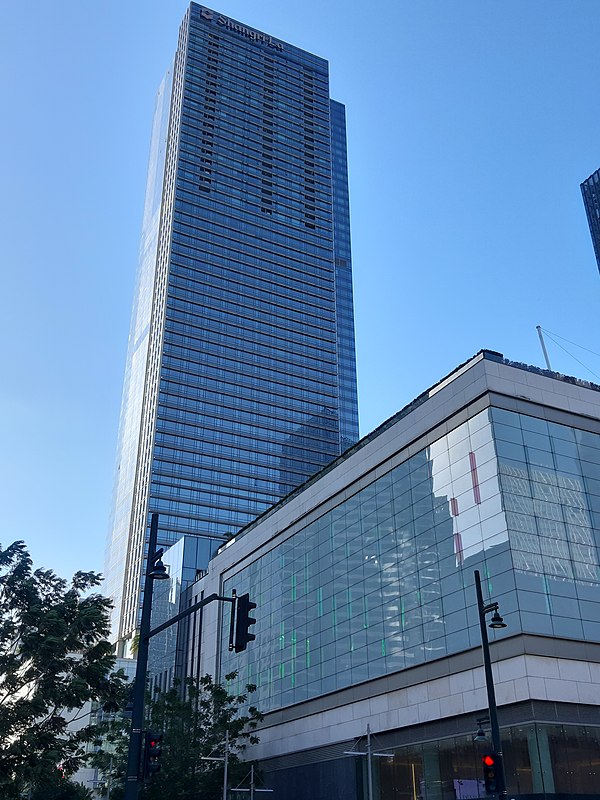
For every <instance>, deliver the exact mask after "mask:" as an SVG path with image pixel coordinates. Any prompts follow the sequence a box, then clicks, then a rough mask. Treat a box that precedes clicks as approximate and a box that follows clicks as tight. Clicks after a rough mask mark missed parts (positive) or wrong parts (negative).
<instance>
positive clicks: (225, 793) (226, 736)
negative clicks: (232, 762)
mask: <svg viewBox="0 0 600 800" xmlns="http://www.w3.org/2000/svg"><path fill="white" fill-rule="evenodd" d="M228 761H229V731H227V730H226V731H225V764H224V769H223V800H227V764H228Z"/></svg>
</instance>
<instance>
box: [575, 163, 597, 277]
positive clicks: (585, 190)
mask: <svg viewBox="0 0 600 800" xmlns="http://www.w3.org/2000/svg"><path fill="white" fill-rule="evenodd" d="M580 188H581V194H582V196H583V205H584V206H585V213H586V214H587V219H588V225H589V226H590V234H591V236H592V244H593V245H594V253H595V255H596V263H597V264H598V269H600V169H597V170H596V172H593V173H592V174H591V175H590V177H589V178H586V180H584V182H583V183H582V184H581V185H580Z"/></svg>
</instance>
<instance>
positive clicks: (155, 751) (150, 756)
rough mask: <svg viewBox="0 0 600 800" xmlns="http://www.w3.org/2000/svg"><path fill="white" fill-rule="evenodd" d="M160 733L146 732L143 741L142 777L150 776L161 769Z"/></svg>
mask: <svg viewBox="0 0 600 800" xmlns="http://www.w3.org/2000/svg"><path fill="white" fill-rule="evenodd" d="M162 740H163V735H162V733H151V732H150V731H147V732H146V738H145V741H144V778H150V777H152V775H156V773H157V772H160V770H161V763H160V757H161V755H162Z"/></svg>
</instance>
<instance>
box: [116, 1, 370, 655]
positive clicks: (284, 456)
mask: <svg viewBox="0 0 600 800" xmlns="http://www.w3.org/2000/svg"><path fill="white" fill-rule="evenodd" d="M357 438H358V411H357V396H356V369H355V356H354V324H353V308H352V275H351V262H350V230H349V208H348V182H347V167H346V139H345V115H344V107H343V106H342V105H341V104H340V103H337V102H335V101H332V100H330V98H329V85H328V64H327V62H326V61H324V60H323V59H322V58H318V57H317V56H314V55H312V54H310V53H307V52H306V51H304V50H300V49H298V48H297V47H294V46H292V45H289V44H287V43H284V42H281V41H279V40H277V39H274V38H273V37H271V36H269V35H267V34H263V33H260V32H259V31H256V30H255V29H254V28H251V27H249V26H246V25H242V24H239V23H237V22H235V21H234V20H232V19H229V18H228V17H226V16H224V15H222V14H218V13H217V12H214V11H211V10H210V9H207V8H205V7H203V6H199V5H196V4H195V3H192V4H191V5H190V8H189V10H188V12H187V14H186V16H185V18H184V20H183V22H182V25H181V29H180V34H179V45H178V48H177V53H176V55H175V59H174V62H173V65H172V67H171V69H170V70H169V71H168V73H167V76H166V77H165V79H164V81H163V83H162V85H161V87H160V89H159V93H158V97H157V105H156V112H155V118H154V128H153V135H152V145H151V154H150V164H149V171H148V186H147V194H146V205H145V211H144V222H143V230H142V242H141V248H140V263H139V270H138V283H137V289H136V300H135V305H134V309H133V316H132V325H131V332H130V338H129V353H128V359H127V368H126V376H125V386H124V392H123V402H122V410H121V420H120V430H119V444H118V465H117V477H116V482H115V495H114V511H113V519H112V530H111V535H110V540H109V546H108V551H107V563H106V573H107V579H108V589H109V592H110V594H111V596H112V597H113V599H114V602H115V611H114V622H115V630H114V635H115V637H116V638H118V639H119V640H120V641H124V640H126V639H128V638H129V637H130V636H131V635H132V633H133V632H134V630H135V628H136V626H137V621H138V613H139V605H140V575H141V570H142V566H143V561H144V557H145V544H146V536H147V528H148V523H149V514H150V513H152V512H154V511H158V512H159V513H160V527H161V531H160V541H159V544H160V545H163V546H168V545H171V544H173V543H174V542H176V541H178V540H179V539H180V538H181V537H182V536H184V535H193V536H197V537H200V540H201V542H202V547H201V549H200V552H201V553H202V555H201V557H200V562H202V563H198V565H197V566H198V567H202V566H206V564H207V562H208V559H209V558H210V555H211V553H212V552H213V550H214V549H215V547H216V545H217V544H219V543H221V542H222V541H223V539H224V538H226V537H227V536H228V535H229V534H231V533H234V532H235V531H237V530H238V529H239V528H240V527H242V526H243V525H245V524H246V523H248V522H249V521H251V520H252V519H253V518H255V517H256V516H257V515H259V514H260V513H261V512H263V511H264V510H266V509H267V508H269V507H270V506H271V505H272V504H273V503H275V502H277V501H278V500H279V499H281V497H283V496H284V495H285V494H287V493H288V492H289V491H291V490H292V489H294V488H295V487H296V486H298V485H299V484H301V483H302V482H303V481H304V480H306V479H307V478H308V477H310V476H311V475H312V474H314V473H315V472H317V471H318V470H319V469H321V468H322V467H323V466H325V465H326V464H327V463H329V462H330V461H331V460H332V459H333V458H334V457H335V456H337V455H338V454H339V453H340V452H342V451H343V450H344V449H346V448H347V447H348V446H349V445H351V444H352V443H353V442H354V441H356V439H357Z"/></svg>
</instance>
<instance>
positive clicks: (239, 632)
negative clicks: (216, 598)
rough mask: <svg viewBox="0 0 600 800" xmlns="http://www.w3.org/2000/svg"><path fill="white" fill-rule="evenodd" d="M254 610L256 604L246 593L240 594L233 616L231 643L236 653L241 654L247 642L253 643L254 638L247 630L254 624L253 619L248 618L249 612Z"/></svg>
mask: <svg viewBox="0 0 600 800" xmlns="http://www.w3.org/2000/svg"><path fill="white" fill-rule="evenodd" d="M255 608H256V603H253V602H252V601H251V600H250V595H249V594H248V593H246V594H241V595H240V596H239V597H238V598H237V602H236V615H235V637H234V641H233V649H234V650H235V652H236V653H241V652H242V651H243V650H245V649H246V647H247V646H248V642H253V641H254V640H255V639H256V636H255V635H254V634H253V633H250V631H249V628H250V626H251V625H254V624H255V623H256V620H255V619H254V617H251V616H250V612H251V611H252V610H253V609H255Z"/></svg>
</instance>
